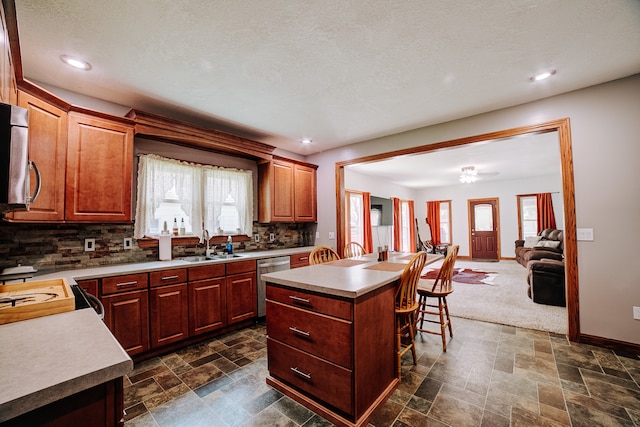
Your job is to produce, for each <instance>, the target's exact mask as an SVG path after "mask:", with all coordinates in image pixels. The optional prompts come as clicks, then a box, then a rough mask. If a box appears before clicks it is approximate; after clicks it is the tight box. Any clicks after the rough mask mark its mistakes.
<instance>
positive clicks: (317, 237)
mask: <svg viewBox="0 0 640 427" xmlns="http://www.w3.org/2000/svg"><path fill="white" fill-rule="evenodd" d="M319 238H320V232H319V231H316V239H319Z"/></svg>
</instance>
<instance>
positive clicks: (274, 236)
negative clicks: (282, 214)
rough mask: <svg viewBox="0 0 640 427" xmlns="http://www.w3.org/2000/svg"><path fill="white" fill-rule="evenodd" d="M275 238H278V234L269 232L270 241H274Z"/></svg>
mask: <svg viewBox="0 0 640 427" xmlns="http://www.w3.org/2000/svg"><path fill="white" fill-rule="evenodd" d="M274 240H276V235H275V234H273V233H269V241H270V242H273V241H274Z"/></svg>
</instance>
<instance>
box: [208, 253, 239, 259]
mask: <svg viewBox="0 0 640 427" xmlns="http://www.w3.org/2000/svg"><path fill="white" fill-rule="evenodd" d="M211 258H213V259H233V258H242V255H238V254H231V255H229V254H220V255H213V256H212V257H211Z"/></svg>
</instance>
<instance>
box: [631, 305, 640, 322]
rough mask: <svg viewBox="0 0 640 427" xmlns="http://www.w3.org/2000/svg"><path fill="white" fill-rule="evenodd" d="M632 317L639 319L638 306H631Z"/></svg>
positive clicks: (639, 309) (639, 308) (639, 311)
mask: <svg viewBox="0 0 640 427" xmlns="http://www.w3.org/2000/svg"><path fill="white" fill-rule="evenodd" d="M633 318H634V319H636V320H640V307H633Z"/></svg>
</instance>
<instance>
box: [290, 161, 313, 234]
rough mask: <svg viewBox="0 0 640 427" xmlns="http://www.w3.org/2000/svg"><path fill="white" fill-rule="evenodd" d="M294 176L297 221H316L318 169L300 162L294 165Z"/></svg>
mask: <svg viewBox="0 0 640 427" xmlns="http://www.w3.org/2000/svg"><path fill="white" fill-rule="evenodd" d="M293 174H294V175H293V176H294V192H295V196H294V205H293V214H294V218H293V219H294V221H295V222H315V221H316V219H317V216H318V215H317V207H316V199H317V195H316V170H315V169H314V168H312V167H308V166H303V165H299V164H294V165H293Z"/></svg>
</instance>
